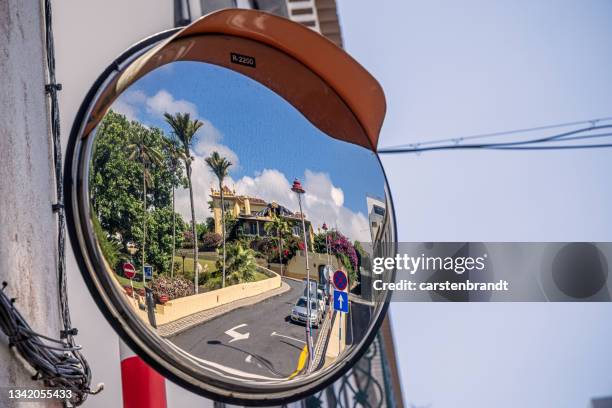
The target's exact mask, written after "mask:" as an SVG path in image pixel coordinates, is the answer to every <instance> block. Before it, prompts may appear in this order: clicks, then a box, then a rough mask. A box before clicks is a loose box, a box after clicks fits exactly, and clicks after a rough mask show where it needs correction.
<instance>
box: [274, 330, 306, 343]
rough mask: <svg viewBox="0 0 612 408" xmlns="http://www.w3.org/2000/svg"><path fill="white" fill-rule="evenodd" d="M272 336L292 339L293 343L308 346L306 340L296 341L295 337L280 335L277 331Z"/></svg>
mask: <svg viewBox="0 0 612 408" xmlns="http://www.w3.org/2000/svg"><path fill="white" fill-rule="evenodd" d="M270 336H278V337H284V338H286V339H291V340H293V341H299V342H300V343H304V344H306V342H305V341H304V340H300V339H296V338H295V337H290V336H285V335H284V334H279V333H277V332H275V331H273V332H272V333H270Z"/></svg>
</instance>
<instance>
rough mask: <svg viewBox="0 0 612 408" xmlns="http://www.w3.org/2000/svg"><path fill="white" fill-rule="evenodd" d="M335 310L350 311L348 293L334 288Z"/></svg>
mask: <svg viewBox="0 0 612 408" xmlns="http://www.w3.org/2000/svg"><path fill="white" fill-rule="evenodd" d="M334 310H336V311H338V312H342V313H348V293H346V292H341V291H339V290H334Z"/></svg>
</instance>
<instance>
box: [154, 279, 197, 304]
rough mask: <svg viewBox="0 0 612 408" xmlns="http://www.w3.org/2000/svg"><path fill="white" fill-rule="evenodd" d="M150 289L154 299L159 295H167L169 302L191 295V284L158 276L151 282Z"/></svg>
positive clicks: (183, 280)
mask: <svg viewBox="0 0 612 408" xmlns="http://www.w3.org/2000/svg"><path fill="white" fill-rule="evenodd" d="M151 289H152V290H153V295H154V296H155V298H156V299H159V297H160V296H161V295H167V296H168V298H170V300H172V299H177V298H181V297H185V296H190V295H193V283H191V282H189V281H187V280H185V279H182V278H173V279H171V278H168V277H166V276H160V277H158V278H156V279H155V280H154V281H153V283H152V284H151Z"/></svg>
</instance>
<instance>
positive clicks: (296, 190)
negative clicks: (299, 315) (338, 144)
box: [291, 179, 313, 369]
mask: <svg viewBox="0 0 612 408" xmlns="http://www.w3.org/2000/svg"><path fill="white" fill-rule="evenodd" d="M291 191H293V192H294V193H295V194H297V198H298V205H299V207H300V218H301V219H302V230H303V231H304V257H305V258H306V314H307V316H308V317H307V318H306V347H307V348H308V363H309V364H308V367H309V369H312V360H313V355H312V351H313V350H312V349H313V347H312V333H311V314H310V313H311V307H310V266H309V265H308V240H307V238H306V222H305V221H304V212H303V211H302V194H305V193H306V191H305V190H304V188H303V187H302V183H300V181H299V180H298V179H295V180H294V181H293V186H291Z"/></svg>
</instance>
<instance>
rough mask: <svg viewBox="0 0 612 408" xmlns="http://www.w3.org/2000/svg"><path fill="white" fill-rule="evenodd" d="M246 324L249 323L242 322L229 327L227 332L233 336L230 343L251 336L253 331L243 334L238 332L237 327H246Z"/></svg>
mask: <svg viewBox="0 0 612 408" xmlns="http://www.w3.org/2000/svg"><path fill="white" fill-rule="evenodd" d="M246 325H247V324H246V323H242V324H239V325H238V326H236V327H232V328H231V329H229V330H228V331H226V332H225V334H227V335H228V336H230V337H231V338H232V339H231V340H230V341H229V343H232V342H234V341H238V340H246V339H248V338H249V336H250V335H251V333H249V332H247V333H244V334H242V333H238V332H237V331H236V329H239V328H241V327H244V326H246Z"/></svg>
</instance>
